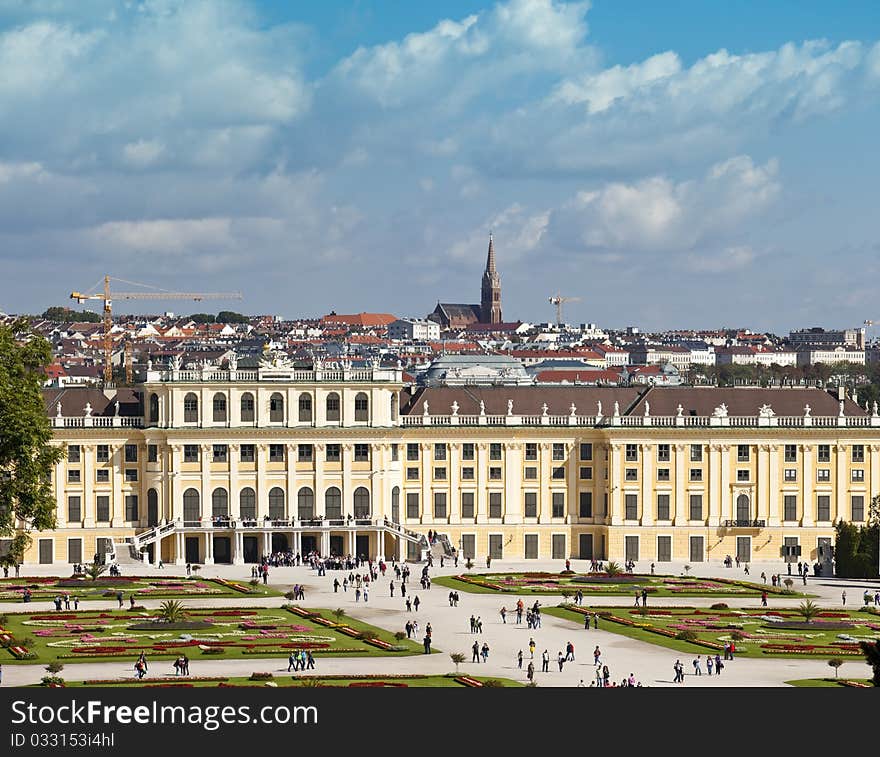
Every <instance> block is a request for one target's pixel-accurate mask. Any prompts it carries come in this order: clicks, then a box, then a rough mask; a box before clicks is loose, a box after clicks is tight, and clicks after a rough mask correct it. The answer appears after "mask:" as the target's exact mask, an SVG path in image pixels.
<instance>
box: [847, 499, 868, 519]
mask: <svg viewBox="0 0 880 757" xmlns="http://www.w3.org/2000/svg"><path fill="white" fill-rule="evenodd" d="M849 506H850V512H851V513H852V519H853V521H863V520H864V519H865V498H864V496H862V495H861V494H853V495H852V497H850V501H849Z"/></svg>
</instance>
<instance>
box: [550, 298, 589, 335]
mask: <svg viewBox="0 0 880 757" xmlns="http://www.w3.org/2000/svg"><path fill="white" fill-rule="evenodd" d="M548 299H549V301H550V304H551V305H555V306H556V326H557V327H559V326H561V325H562V303H563V302H580V300H581V298H580V297H563V296H562V295H561V294H559V293H558V292H557V293H556V294H555V295H553V296H552V297H549V298H548Z"/></svg>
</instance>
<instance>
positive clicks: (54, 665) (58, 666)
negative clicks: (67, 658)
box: [46, 661, 64, 675]
mask: <svg viewBox="0 0 880 757" xmlns="http://www.w3.org/2000/svg"><path fill="white" fill-rule="evenodd" d="M62 670H64V663H61V662H57V661H56V662H50V663H49V664H48V665H47V666H46V672H47V673H51V674H52V675H55V674H56V673H60V672H61V671H62Z"/></svg>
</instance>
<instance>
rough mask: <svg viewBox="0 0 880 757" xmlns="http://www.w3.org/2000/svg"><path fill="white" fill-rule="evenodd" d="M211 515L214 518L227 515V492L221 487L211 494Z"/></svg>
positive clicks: (226, 516)
mask: <svg viewBox="0 0 880 757" xmlns="http://www.w3.org/2000/svg"><path fill="white" fill-rule="evenodd" d="M211 515H212V516H213V517H215V518H228V517H229V493H228V492H227V491H226V489H223V488H222V487H221V488H219V489H214V493H213V494H212V495H211Z"/></svg>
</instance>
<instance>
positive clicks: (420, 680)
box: [60, 671, 523, 689]
mask: <svg viewBox="0 0 880 757" xmlns="http://www.w3.org/2000/svg"><path fill="white" fill-rule="evenodd" d="M60 675H61V677H62V678H63V677H64V671H62V672H61V673H60ZM468 678H473V679H476V680H478V681H480V682H484V681H489V680H495V681H498V682H499V683H500V684H501V687H503V688H517V687H522V686H523V684H521V683H519V682H518V681H513V680H511V679H509V678H495V679H491V678H488V677H486V676H468ZM272 682H273V683H275V684H276V685H277V686H278V688H291V687H303V686H309V687H311V686H314V685H316V684H317V685H320V686H334V687H350V688H358V687H364V688H372V687H374V686H375V687H377V688H381V687H382V685H383V684H385V685H389V686H391V687H408V688H448V689H461V688H467V687H466V686H465V684H463V683H460V682H459V681H456V675H455V674H453V673H450V674H448V675H445V676H438V675H434V676H429V675H411V676H394V675H389V676H378V675H369V676H360V677H353V678H352V677H346V676H324V677H316V676H315V677H313V676H303V675H284V674H275V675H274V677H273V679H272ZM65 686H66V688H90V687H93V686H101V687H108V688H126V689H133V688H143V687H144V686H163V687H164V686H167V687H186V688H190V687H196V688H212V687H213V688H217V687H225V686H248V687H260V688H266V681H264V680H261V681H252V680H250V679H249V678H246V677H240V678H239V677H233V678H224V677H222V676H218V677H215V678H211V680H206V681H200V680H192V681H189V680H188V679H186V678H179V679H175V678H174V677H173V676H172V677H171V679H162V682H161V683H157V682H156V680H155V679H151V678H150V676H149V675H147V677H146V678H144V679H143V681H135V680H126V681H119V682H116V681H109V680H107V681H104V680H102V681H70V682H67V683H66V684H65Z"/></svg>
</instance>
